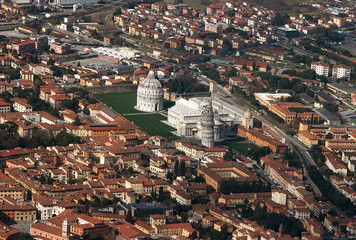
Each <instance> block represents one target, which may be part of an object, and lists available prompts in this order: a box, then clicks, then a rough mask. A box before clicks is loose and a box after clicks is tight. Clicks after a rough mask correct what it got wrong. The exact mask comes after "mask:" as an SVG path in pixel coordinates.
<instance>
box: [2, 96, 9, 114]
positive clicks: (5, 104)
mask: <svg viewBox="0 0 356 240" xmlns="http://www.w3.org/2000/svg"><path fill="white" fill-rule="evenodd" d="M8 112H11V104H10V103H8V102H5V101H4V100H2V99H1V98H0V113H8Z"/></svg>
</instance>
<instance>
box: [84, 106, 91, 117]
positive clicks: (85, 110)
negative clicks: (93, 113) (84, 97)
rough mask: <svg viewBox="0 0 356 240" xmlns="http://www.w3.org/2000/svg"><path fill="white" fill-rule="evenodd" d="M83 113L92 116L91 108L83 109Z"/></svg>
mask: <svg viewBox="0 0 356 240" xmlns="http://www.w3.org/2000/svg"><path fill="white" fill-rule="evenodd" d="M83 113H84V114H85V115H90V110H89V108H87V107H85V108H84V109H83Z"/></svg>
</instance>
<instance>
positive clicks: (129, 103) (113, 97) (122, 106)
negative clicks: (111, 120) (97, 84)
mask: <svg viewBox="0 0 356 240" xmlns="http://www.w3.org/2000/svg"><path fill="white" fill-rule="evenodd" d="M95 97H96V98H97V99H99V100H100V101H102V102H103V103H105V104H106V105H108V106H109V107H112V109H113V110H114V111H115V112H117V113H120V114H123V113H140V112H141V111H138V110H136V109H135V108H134V106H135V105H136V98H137V94H136V92H121V93H104V94H98V95H95Z"/></svg>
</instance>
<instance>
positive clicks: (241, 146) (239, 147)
mask: <svg viewBox="0 0 356 240" xmlns="http://www.w3.org/2000/svg"><path fill="white" fill-rule="evenodd" d="M224 145H225V146H227V147H229V148H232V149H234V150H236V151H238V152H239V153H241V154H242V155H244V156H247V155H248V149H249V148H250V149H251V150H253V149H256V148H260V147H259V146H257V145H256V144H253V143H236V142H235V143H227V144H224Z"/></svg>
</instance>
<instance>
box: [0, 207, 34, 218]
mask: <svg viewBox="0 0 356 240" xmlns="http://www.w3.org/2000/svg"><path fill="white" fill-rule="evenodd" d="M36 210H37V209H36V207H34V206H31V205H27V204H23V205H18V204H9V203H3V204H0V220H1V221H3V222H21V221H35V220H36Z"/></svg>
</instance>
